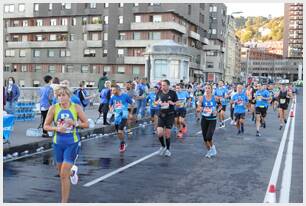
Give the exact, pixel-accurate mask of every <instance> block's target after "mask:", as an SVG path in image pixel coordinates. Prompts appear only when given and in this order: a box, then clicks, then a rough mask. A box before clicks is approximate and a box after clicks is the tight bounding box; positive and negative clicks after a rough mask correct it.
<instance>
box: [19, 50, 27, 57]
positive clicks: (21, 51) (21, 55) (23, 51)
mask: <svg viewBox="0 0 306 206" xmlns="http://www.w3.org/2000/svg"><path fill="white" fill-rule="evenodd" d="M19 56H20V57H25V56H26V50H24V49H20V50H19Z"/></svg>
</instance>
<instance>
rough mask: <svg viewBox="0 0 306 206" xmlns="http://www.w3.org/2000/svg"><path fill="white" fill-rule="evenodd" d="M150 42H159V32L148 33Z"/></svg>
mask: <svg viewBox="0 0 306 206" xmlns="http://www.w3.org/2000/svg"><path fill="white" fill-rule="evenodd" d="M149 39H150V40H160V32H149Z"/></svg>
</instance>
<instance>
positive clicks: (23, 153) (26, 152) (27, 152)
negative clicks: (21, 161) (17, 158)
mask: <svg viewBox="0 0 306 206" xmlns="http://www.w3.org/2000/svg"><path fill="white" fill-rule="evenodd" d="M27 154H29V151H28V150H26V151H24V152H22V153H21V154H20V155H21V156H25V155H27Z"/></svg>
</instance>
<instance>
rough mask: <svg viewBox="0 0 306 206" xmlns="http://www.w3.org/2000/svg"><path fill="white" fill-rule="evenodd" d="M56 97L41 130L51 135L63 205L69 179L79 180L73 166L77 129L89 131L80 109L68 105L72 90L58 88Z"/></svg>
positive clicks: (76, 153)
mask: <svg viewBox="0 0 306 206" xmlns="http://www.w3.org/2000/svg"><path fill="white" fill-rule="evenodd" d="M55 94H56V97H57V98H58V101H59V103H57V104H55V105H53V106H51V107H50V109H49V111H48V114H47V117H46V120H45V124H44V129H45V130H46V131H52V132H54V138H53V149H54V156H55V160H56V163H57V169H58V172H59V175H60V178H61V193H62V201H61V202H62V203H65V202H68V198H69V193H70V180H69V177H70V179H71V182H72V183H73V184H77V180H78V177H77V174H76V173H77V167H76V166H75V165H74V164H75V160H76V158H77V156H78V151H79V147H80V134H79V132H78V127H81V128H88V121H87V118H86V116H85V113H84V112H83V109H82V107H81V106H80V105H77V104H74V103H72V102H71V100H70V97H71V91H70V90H69V89H68V88H67V87H65V86H60V88H59V89H58V90H56V93H55ZM52 122H54V126H53V125H51V124H52Z"/></svg>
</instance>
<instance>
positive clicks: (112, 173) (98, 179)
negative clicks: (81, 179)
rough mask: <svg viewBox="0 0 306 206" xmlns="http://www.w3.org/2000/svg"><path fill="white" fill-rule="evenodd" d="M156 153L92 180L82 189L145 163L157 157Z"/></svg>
mask: <svg viewBox="0 0 306 206" xmlns="http://www.w3.org/2000/svg"><path fill="white" fill-rule="evenodd" d="M158 153H159V152H158V151H156V152H153V153H151V154H149V155H147V156H145V157H143V158H141V159H139V160H136V161H134V162H132V163H130V164H128V165H126V166H124V167H121V168H119V169H117V170H115V171H113V172H111V173H108V174H106V175H104V176H102V177H99V178H97V179H95V180H93V181H90V182H88V183H86V184H84V185H83V186H84V187H90V186H92V185H94V184H96V183H98V182H101V181H103V180H105V179H107V178H109V177H111V176H113V175H115V174H117V173H119V172H122V171H124V170H126V169H128V168H130V167H132V166H134V165H136V164H138V163H140V162H142V161H145V160H146V159H149V158H151V157H153V156H155V155H157V154H158Z"/></svg>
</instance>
